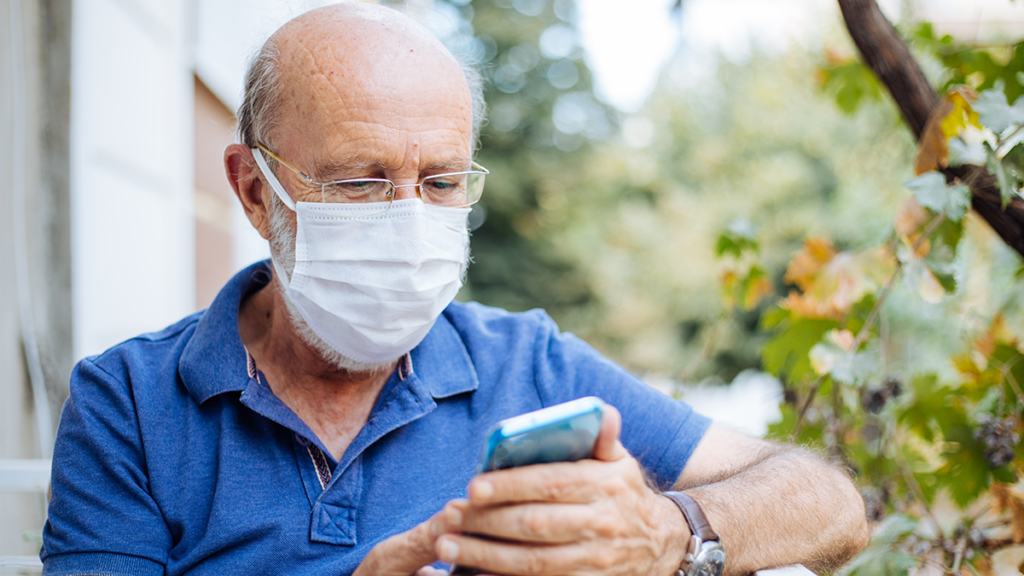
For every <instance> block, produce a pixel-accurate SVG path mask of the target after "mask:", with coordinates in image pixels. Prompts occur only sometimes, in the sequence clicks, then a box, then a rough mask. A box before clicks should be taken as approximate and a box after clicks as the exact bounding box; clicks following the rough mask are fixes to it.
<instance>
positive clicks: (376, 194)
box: [323, 179, 391, 202]
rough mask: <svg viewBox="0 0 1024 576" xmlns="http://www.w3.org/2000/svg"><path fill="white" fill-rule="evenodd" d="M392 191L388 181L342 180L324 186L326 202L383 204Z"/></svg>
mask: <svg viewBox="0 0 1024 576" xmlns="http://www.w3.org/2000/svg"><path fill="white" fill-rule="evenodd" d="M390 190H391V182H389V181H387V180H378V179H365V180H342V181H339V182H331V183H329V184H324V186H323V195H324V202H383V201H384V200H386V199H387V195H388V192H389V191H390Z"/></svg>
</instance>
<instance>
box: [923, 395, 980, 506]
mask: <svg viewBox="0 0 1024 576" xmlns="http://www.w3.org/2000/svg"><path fill="white" fill-rule="evenodd" d="M940 426H942V431H943V436H944V438H945V441H946V442H945V446H946V447H947V449H946V450H944V451H943V457H944V458H945V459H946V464H945V465H944V466H942V467H941V468H939V469H938V470H936V472H935V476H936V478H937V480H938V481H939V485H940V486H945V487H947V488H948V489H949V494H950V496H952V497H953V502H955V503H956V504H957V506H960V507H961V508H966V507H967V505H969V504H970V503H971V502H974V500H975V499H977V498H978V496H980V495H981V494H982V493H983V492H985V491H986V490H987V489H988V487H989V486H990V485H991V484H992V472H993V471H992V468H991V467H990V465H989V463H988V460H987V459H986V458H985V449H984V446H982V445H981V444H980V443H979V442H977V441H975V440H974V426H973V424H972V423H971V422H970V421H969V419H968V418H967V414H966V413H965V412H962V411H960V410H957V411H953V412H947V417H946V418H944V419H943V421H941V422H940Z"/></svg>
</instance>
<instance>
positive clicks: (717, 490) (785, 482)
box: [675, 424, 868, 574]
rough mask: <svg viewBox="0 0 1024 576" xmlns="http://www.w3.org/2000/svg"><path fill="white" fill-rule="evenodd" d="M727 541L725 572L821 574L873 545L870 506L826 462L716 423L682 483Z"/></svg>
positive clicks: (680, 482)
mask: <svg viewBox="0 0 1024 576" xmlns="http://www.w3.org/2000/svg"><path fill="white" fill-rule="evenodd" d="M675 489H676V490H680V491H685V492H686V493H687V494H689V495H690V496H692V497H693V498H694V499H695V500H697V501H698V502H699V503H700V505H701V508H702V509H703V510H704V514H705V515H706V516H707V517H708V521H709V522H710V523H711V526H712V527H713V528H714V529H715V531H716V532H718V534H719V535H720V536H721V537H722V544H723V546H724V547H725V551H726V558H727V560H726V573H727V574H747V573H750V572H753V571H755V570H758V569H762V568H769V567H775V566H785V565H787V564H795V563H802V564H804V565H805V566H807V567H808V568H810V569H812V570H815V571H819V570H828V569H832V568H835V567H837V566H839V565H841V564H842V563H844V562H846V561H847V560H849V559H850V558H851V557H852V556H853V555H854V554H856V553H857V552H858V551H860V550H861V549H862V548H864V546H866V545H867V542H868V529H867V522H866V519H865V514H864V502H863V500H862V499H861V497H860V494H859V493H858V492H857V489H856V487H855V486H854V485H853V482H852V481H851V480H850V478H849V477H848V476H847V475H846V474H845V473H844V472H843V471H842V470H839V469H838V468H835V467H833V466H830V465H829V464H827V463H826V462H824V461H822V460H821V459H820V458H817V457H816V456H814V455H812V454H810V453H808V452H807V451H805V450H801V449H799V448H796V447H792V446H784V445H779V444H774V443H771V442H767V441H764V440H760V439H757V438H753V437H750V436H747V435H745V434H740V433H739V432H735V431H733V430H730V429H729V428H726V427H724V426H719V425H717V424H712V425H711V427H710V428H709V429H708V431H707V433H706V434H705V435H704V438H703V439H702V440H701V441H700V443H699V444H698V445H697V448H696V449H695V450H694V452H693V455H692V456H691V457H690V460H689V462H687V464H686V468H685V469H684V470H683V473H682V474H681V475H680V476H679V480H678V481H677V482H676V486H675Z"/></svg>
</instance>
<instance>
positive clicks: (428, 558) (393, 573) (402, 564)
mask: <svg viewBox="0 0 1024 576" xmlns="http://www.w3.org/2000/svg"><path fill="white" fill-rule="evenodd" d="M448 530H449V527H448V525H447V522H446V520H445V517H444V514H443V511H442V512H439V513H437V514H435V515H434V517H433V518H431V519H429V520H427V521H426V522H422V523H420V524H418V525H416V527H414V528H413V529H411V530H409V531H408V532H402V533H401V534H396V535H394V536H392V537H390V538H388V539H387V540H384V541H383V542H381V543H380V544H377V545H376V546H374V547H373V549H372V550H370V553H369V554H368V555H367V556H366V558H365V559H364V560H363V562H362V563H361V564H360V565H359V568H357V569H356V571H355V572H354V573H353V576H371V575H372V576H409V574H413V573H414V572H416V571H417V570H419V569H421V568H423V567H425V566H426V565H428V564H430V563H432V562H434V561H436V560H437V551H436V549H437V547H436V542H437V537H438V536H440V535H441V534H443V533H445V532H446V531H448Z"/></svg>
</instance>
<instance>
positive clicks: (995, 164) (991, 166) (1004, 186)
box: [988, 154, 1017, 208]
mask: <svg viewBox="0 0 1024 576" xmlns="http://www.w3.org/2000/svg"><path fill="white" fill-rule="evenodd" d="M988 171H989V172H991V173H993V174H995V175H996V181H997V182H998V184H999V196H1000V198H1002V200H1003V208H1006V206H1007V204H1009V203H1010V201H1011V200H1013V198H1014V197H1015V196H1016V195H1017V181H1016V178H1013V177H1012V176H1010V174H1009V171H1008V170H1007V169H1006V167H1005V166H1003V163H1002V162H1001V161H1000V160H999V158H997V157H996V155H995V154H989V157H988Z"/></svg>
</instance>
